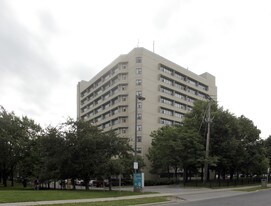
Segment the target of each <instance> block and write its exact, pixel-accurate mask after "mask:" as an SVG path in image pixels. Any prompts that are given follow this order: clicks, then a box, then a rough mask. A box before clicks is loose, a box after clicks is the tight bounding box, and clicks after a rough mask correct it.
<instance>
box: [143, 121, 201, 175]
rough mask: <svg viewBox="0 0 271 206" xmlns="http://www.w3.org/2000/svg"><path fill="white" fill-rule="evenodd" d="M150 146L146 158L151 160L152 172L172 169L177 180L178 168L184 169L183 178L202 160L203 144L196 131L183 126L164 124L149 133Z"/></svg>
mask: <svg viewBox="0 0 271 206" xmlns="http://www.w3.org/2000/svg"><path fill="white" fill-rule="evenodd" d="M151 137H152V138H153V140H152V146H151V147H150V149H149V155H148V158H149V160H150V161H151V162H152V172H153V173H158V174H160V173H164V172H167V173H168V174H169V172H170V171H171V170H174V173H175V178H176V180H177V173H178V171H179V170H183V171H184V180H186V178H187V172H188V170H190V171H192V170H194V169H195V168H197V167H198V166H199V164H200V162H201V161H202V156H203V153H202V152H203V146H202V144H201V143H200V135H199V133H198V132H197V131H195V130H191V128H186V127H184V126H164V127H161V128H159V129H158V130H156V131H153V132H152V133H151Z"/></svg>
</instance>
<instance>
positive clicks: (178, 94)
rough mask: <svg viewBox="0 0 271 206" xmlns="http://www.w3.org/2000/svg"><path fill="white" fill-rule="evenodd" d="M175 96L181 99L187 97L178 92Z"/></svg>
mask: <svg viewBox="0 0 271 206" xmlns="http://www.w3.org/2000/svg"><path fill="white" fill-rule="evenodd" d="M175 97H177V98H179V99H185V96H184V95H182V94H180V93H177V92H175Z"/></svg>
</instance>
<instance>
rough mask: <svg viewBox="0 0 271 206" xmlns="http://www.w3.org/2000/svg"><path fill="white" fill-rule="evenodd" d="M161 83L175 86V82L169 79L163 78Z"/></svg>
mask: <svg viewBox="0 0 271 206" xmlns="http://www.w3.org/2000/svg"><path fill="white" fill-rule="evenodd" d="M160 81H161V82H164V83H166V84H169V85H173V81H172V80H170V79H167V78H164V77H161V78H160Z"/></svg>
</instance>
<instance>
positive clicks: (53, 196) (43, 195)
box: [0, 189, 150, 203]
mask: <svg viewBox="0 0 271 206" xmlns="http://www.w3.org/2000/svg"><path fill="white" fill-rule="evenodd" d="M140 194H150V193H135V192H129V191H121V192H119V191H97V190H96V191H93V190H91V191H79V190H7V189H5V190H0V203H8V202H30V201H31V202H32V201H50V200H69V199H70V200H71V199H91V198H106V197H121V196H132V195H140Z"/></svg>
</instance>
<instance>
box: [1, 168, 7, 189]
mask: <svg viewBox="0 0 271 206" xmlns="http://www.w3.org/2000/svg"><path fill="white" fill-rule="evenodd" d="M2 175H3V185H4V187H7V186H8V185H7V174H6V169H5V166H4V169H3V173H2Z"/></svg>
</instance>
